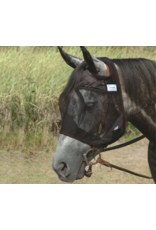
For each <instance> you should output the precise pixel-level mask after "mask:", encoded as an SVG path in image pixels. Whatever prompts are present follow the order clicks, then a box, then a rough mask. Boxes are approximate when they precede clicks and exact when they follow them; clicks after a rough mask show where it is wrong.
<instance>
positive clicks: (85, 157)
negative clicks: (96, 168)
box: [83, 153, 89, 165]
mask: <svg viewBox="0 0 156 230" xmlns="http://www.w3.org/2000/svg"><path fill="white" fill-rule="evenodd" d="M83 156H84V159H83V161H85V162H86V164H87V165H89V162H88V159H87V155H86V153H84V154H83Z"/></svg>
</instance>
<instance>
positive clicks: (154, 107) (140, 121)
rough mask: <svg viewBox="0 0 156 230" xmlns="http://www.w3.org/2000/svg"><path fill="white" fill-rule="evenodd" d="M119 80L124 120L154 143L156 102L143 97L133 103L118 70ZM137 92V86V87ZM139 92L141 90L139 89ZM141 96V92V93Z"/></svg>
mask: <svg viewBox="0 0 156 230" xmlns="http://www.w3.org/2000/svg"><path fill="white" fill-rule="evenodd" d="M118 73H119V79H120V84H121V91H122V97H123V103H124V109H125V114H126V120H127V121H130V122H131V123H132V124H133V125H134V126H135V127H136V128H137V129H138V130H139V131H140V132H142V133H143V134H144V135H145V136H146V137H147V138H148V139H149V140H150V141H156V112H155V111H156V103H155V102H156V100H154V99H155V96H154V95H153V97H152V98H150V97H148V96H146V95H144V96H143V97H141V96H140V100H139V104H138V103H137V104H136V103H135V99H133V100H131V99H130V97H129V95H127V93H126V92H125V87H124V77H123V76H122V75H121V73H120V71H119V69H118ZM138 90H139V86H138ZM140 90H141V89H140ZM142 94H143V92H142Z"/></svg>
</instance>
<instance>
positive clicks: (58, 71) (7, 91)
mask: <svg viewBox="0 0 156 230" xmlns="http://www.w3.org/2000/svg"><path fill="white" fill-rule="evenodd" d="M63 48H64V50H65V51H66V52H68V53H70V54H72V55H74V56H78V57H80V58H82V53H81V50H80V48H79V47H63ZM87 48H88V50H89V51H90V52H91V53H92V55H94V56H97V57H100V56H106V57H109V58H129V57H131V58H135V57H144V58H149V59H153V60H154V59H156V49H155V47H87ZM71 72H72V68H71V67H69V66H68V65H66V63H65V62H64V61H63V60H62V58H61V56H60V54H59V52H58V50H57V48H56V47H0V80H1V84H0V148H1V149H4V148H13V149H19V148H22V149H24V148H27V147H28V146H31V147H32V148H33V146H34V147H35V148H39V149H41V148H43V147H46V148H49V147H50V148H53V147H55V143H54V142H53V136H54V135H57V132H58V126H57V124H58V123H57V121H58V120H59V119H60V115H59V110H58V106H57V100H58V97H59V95H60V93H61V91H62V90H63V88H64V87H65V84H66V82H67V80H68V78H69V76H70V74H71ZM127 133H128V134H134V135H136V134H137V130H136V129H134V128H133V127H132V126H131V125H130V124H129V127H128V129H127Z"/></svg>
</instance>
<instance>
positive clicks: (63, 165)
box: [59, 162, 67, 171]
mask: <svg viewBox="0 0 156 230" xmlns="http://www.w3.org/2000/svg"><path fill="white" fill-rule="evenodd" d="M59 168H60V170H61V171H66V170H67V165H66V163H64V162H61V163H60V167H59Z"/></svg>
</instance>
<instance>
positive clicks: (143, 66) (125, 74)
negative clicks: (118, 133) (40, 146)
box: [53, 47, 156, 183]
mask: <svg viewBox="0 0 156 230" xmlns="http://www.w3.org/2000/svg"><path fill="white" fill-rule="evenodd" d="M81 49H82V52H83V56H84V60H81V59H79V58H76V57H73V56H71V55H69V54H66V53H65V52H64V51H63V50H62V49H61V48H59V50H60V53H61V55H62V57H63V59H64V60H65V61H66V62H67V64H69V65H70V66H71V67H72V68H74V71H73V73H72V74H71V77H70V79H69V81H68V83H67V86H66V88H65V89H64V91H63V92H62V94H61V96H60V100H59V103H60V108H61V113H62V116H63V114H64V111H65V107H66V103H67V101H69V102H70V104H71V108H72V116H73V119H74V120H75V122H77V117H78V114H79V109H80V106H81V105H80V101H79V100H78V98H77V95H76V93H75V89H76V86H77V85H78V84H79V82H80V79H81V75H82V73H83V71H84V69H85V68H86V64H87V66H88V69H89V71H90V72H91V73H92V72H96V73H97V74H99V75H107V74H108V73H107V71H108V69H107V66H106V65H105V63H104V62H102V61H100V60H99V59H97V58H95V57H93V56H91V55H90V53H89V52H88V51H87V50H86V49H85V48H84V47H81ZM112 61H113V63H114V64H115V66H116V69H117V72H118V75H119V80H120V85H121V91H122V98H123V102H124V110H125V115H126V121H130V122H131V123H132V124H133V125H134V126H135V127H136V128H137V129H138V130H140V132H142V133H143V134H144V135H145V136H146V137H147V139H148V140H149V148H148V162H149V167H150V170H151V174H152V177H153V178H154V181H155V183H156V135H155V134H156V114H155V110H156V62H155V61H151V60H147V59H142V58H139V59H114V60H112ZM81 95H82V97H83V98H84V101H85V104H86V112H85V114H83V121H82V122H81V124H80V125H81V127H82V128H83V127H84V126H85V129H86V130H88V131H89V130H90V128H91V127H93V126H96V124H98V123H99V119H100V118H99V116H98V115H99V111H100V110H101V107H102V103H103V101H102V98H101V97H100V96H98V95H97V94H96V93H95V92H89V91H86V90H85V89H82V90H81ZM95 105H96V106H95ZM115 116H116V111H115V110H114V106H113V104H111V103H110V106H109V113H108V114H107V123H106V125H105V126H104V127H103V129H102V132H101V134H100V135H101V136H103V135H104V133H106V132H107V131H108V129H109V124H110V122H111V120H112V119H114V117H115ZM84 121H85V122H84ZM90 147H91V146H90V145H89V144H87V143H84V142H81V141H79V140H76V139H74V138H72V137H69V136H66V135H64V134H60V135H59V139H58V143H57V148H56V152H55V156H54V159H53V169H54V170H55V172H56V173H57V174H58V177H59V179H60V180H62V181H66V182H73V181H74V180H77V179H81V178H83V177H84V175H85V167H86V163H85V162H84V161H83V154H84V153H85V152H86V151H87V150H88V149H90ZM92 158H93V156H92V154H89V155H88V160H89V161H90V160H91V159H92Z"/></svg>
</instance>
